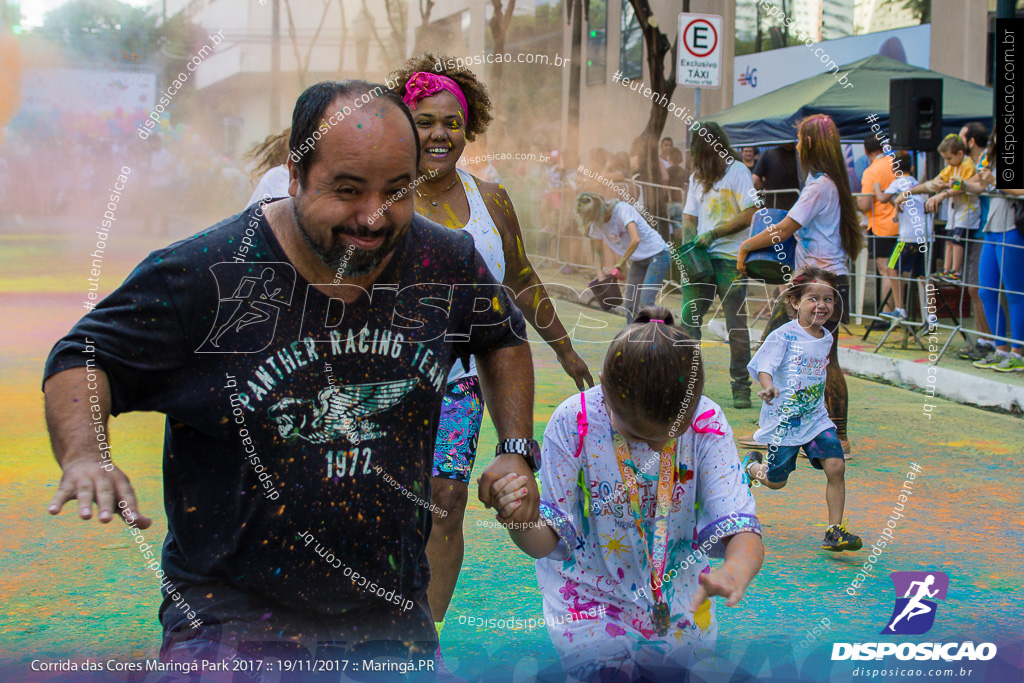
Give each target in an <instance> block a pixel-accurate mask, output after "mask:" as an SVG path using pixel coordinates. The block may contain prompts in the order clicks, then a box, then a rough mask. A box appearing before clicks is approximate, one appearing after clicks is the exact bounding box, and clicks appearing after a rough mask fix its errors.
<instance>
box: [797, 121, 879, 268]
mask: <svg viewBox="0 0 1024 683" xmlns="http://www.w3.org/2000/svg"><path fill="white" fill-rule="evenodd" d="M797 137H798V138H799V140H800V167H801V168H802V169H803V170H804V171H805V172H810V173H824V174H825V175H827V176H828V177H829V178H830V179H831V180H832V182H833V183H834V184H835V186H836V190H838V192H839V236H840V238H841V239H842V243H843V251H845V252H846V255H847V256H849V257H850V260H851V261H852V260H854V259H856V258H857V255H858V254H859V253H860V250H861V248H862V247H863V246H864V233H863V232H861V228H860V213H859V212H858V211H857V203H856V202H854V201H853V193H852V192H851V191H850V181H849V176H848V175H847V173H846V159H845V158H844V157H843V148H842V146H841V145H840V144H839V129H838V128H836V124H835V122H834V121H833V120H832V118H831V117H829V116H826V115H824V114H815V115H813V116H808V117H806V118H804V119H803V120H802V121H800V124H799V125H798V127H797Z"/></svg>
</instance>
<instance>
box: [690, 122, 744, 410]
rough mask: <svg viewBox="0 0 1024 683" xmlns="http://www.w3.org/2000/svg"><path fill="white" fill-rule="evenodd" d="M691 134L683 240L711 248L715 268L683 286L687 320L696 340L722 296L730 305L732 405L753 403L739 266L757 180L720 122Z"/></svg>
mask: <svg viewBox="0 0 1024 683" xmlns="http://www.w3.org/2000/svg"><path fill="white" fill-rule="evenodd" d="M701 126H702V129H706V137H705V135H700V134H699V131H698V130H695V131H693V134H692V136H691V137H690V154H691V155H692V158H693V169H694V170H693V173H692V174H691V175H690V184H689V191H688V192H687V194H686V206H685V207H684V208H683V229H682V237H681V240H682V242H683V243H684V244H685V243H688V242H691V241H694V240H695V241H696V243H697V245H699V246H701V247H703V248H705V249H707V251H708V256H710V257H711V265H712V267H713V269H714V274H713V276H712V277H713V279H712V281H710V282H697V281H690V280H686V281H684V283H683V287H682V297H683V309H682V317H681V320H682V324H683V327H684V328H685V329H686V331H687V332H688V333H689V334H690V336H692V337H693V338H694V339H700V338H701V329H700V328H701V325H703V324H704V314H705V313H707V311H708V309H709V308H710V307H711V304H712V303H714V300H715V297H716V296H717V297H718V298H719V299H721V301H722V308H723V309H725V325H726V329H727V330H728V331H729V356H730V359H729V376H730V377H731V379H732V405H733V407H734V408H749V407H750V378H749V377H747V370H746V367H747V362H748V361H749V360H750V333H749V332H748V331H747V317H746V312H745V304H746V299H747V285H746V281H745V280H744V279H743V276H742V275H741V274H740V272H739V271H738V270H737V269H736V254H737V253H738V252H739V247H740V243H741V242H743V240H744V239H746V238H747V237H749V236H750V220H751V219H752V218H753V217H754V202H755V199H756V194H755V192H754V181H753V179H752V178H751V176H750V171H748V170H747V167H746V166H744V165H743V164H738V163H735V162H736V161H737V160H738V156H737V154H736V151H735V150H733V148H732V147H731V146H730V145H729V137H728V136H727V135H726V134H725V131H723V130H722V129H721V127H720V126H719V125H718V124H716V123H704V124H701Z"/></svg>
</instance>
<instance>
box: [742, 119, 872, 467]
mask: <svg viewBox="0 0 1024 683" xmlns="http://www.w3.org/2000/svg"><path fill="white" fill-rule="evenodd" d="M797 138H798V141H797V153H798V154H799V155H800V168H803V169H806V170H807V171H808V175H807V182H806V183H805V184H804V189H803V190H801V191H800V197H799V198H798V199H797V200H796V204H794V205H793V208H792V209H790V210H789V214H788V215H787V216H786V217H785V218H783V219H782V220H781V221H779V222H778V223H776V224H775V225H773V226H772V227H771V228H770V229H768V230H765V231H763V232H760V233H758V234H757V235H755V236H754V237H751V238H749V239H747V240H746V241H745V242H743V244H741V245H740V249H739V254H738V255H737V257H736V267H737V268H738V269H739V270H740V271H741V272H744V273H745V272H746V270H747V267H746V260H747V255H748V254H749V253H750V252H752V251H756V250H758V249H765V248H768V247H771V246H772V245H773V244H779V243H780V242H785V241H786V240H787V239H789V238H790V237H791V236H793V235H796V240H797V245H796V267H797V268H801V267H803V266H817V267H819V268H823V269H825V270H829V271H831V272H833V273H836V275H838V279H837V282H838V284H837V289H838V293H839V298H838V300H837V302H836V306H835V309H834V312H833V315H832V318H831V319H830V320H829V321H828V324H827V325H826V329H828V331H829V332H830V333H831V334H832V350H831V351H830V352H829V363H828V373H827V376H826V379H825V407H826V408H827V409H828V416H829V418H830V419H831V420H832V422H833V423H835V425H836V433H837V435H838V437H839V440H840V442H842V444H843V453H845V454H849V452H850V442H849V439H847V436H846V413H847V408H848V405H849V397H848V394H847V389H846V378H845V377H843V371H842V368H840V367H839V332H838V330H839V323H840V322H844V323H848V322H849V321H850V311H849V304H848V302H849V300H850V275H849V273H850V269H849V266H848V263H849V262H850V261H853V260H854V259H856V258H857V254H859V253H860V250H861V249H862V248H863V247H864V233H863V231H862V230H861V228H860V215H859V212H858V211H857V204H856V202H855V201H854V199H853V193H852V192H851V191H850V183H849V181H848V180H847V174H846V160H845V158H844V157H843V149H842V146H841V145H840V143H839V129H838V128H837V127H836V124H835V122H834V121H833V120H832V119H831V117H829V116H825V115H824V114H815V115H813V116H808V117H806V118H805V119H803V120H802V121H801V122H800V125H799V128H798V130H797ZM788 319H789V318H788V316H787V315H786V302H785V300H784V298H783V297H779V298H778V299H777V300H776V301H775V307H774V309H773V310H772V317H771V319H770V320H769V321H768V327H766V328H765V331H764V337H762V339H761V341H762V343H763V342H764V340H765V338H767V336H768V335H769V334H770V333H771V332H772V331H773V330H775V329H776V328H778V327H781V326H782V325H784V324H785V323H786V322H787V321H788Z"/></svg>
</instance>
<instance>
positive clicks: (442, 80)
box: [402, 71, 469, 125]
mask: <svg viewBox="0 0 1024 683" xmlns="http://www.w3.org/2000/svg"><path fill="white" fill-rule="evenodd" d="M442 90H447V91H448V92H450V93H451V94H452V95H455V99H457V100H458V101H459V104H460V105H462V115H463V118H464V119H465V120H464V121H463V123H464V124H467V125H468V124H469V105H468V104H467V103H466V96H465V95H463V94H462V88H460V87H459V84H458V83H456V82H455V81H453V80H452V79H450V78H448V77H447V76H445V75H444V74H432V73H430V72H429V71H417V72H416V73H414V74H413V75H412V77H410V78H409V80H408V82H407V83H406V84H405V94H404V95H402V101H403V102H405V104H406V105H407V106H408V107H409V109H411V110H412V111H416V103H417V102H419V101H420V100H422V99H423V98H424V97H433V96H434V95H436V94H437V93H439V92H441V91H442Z"/></svg>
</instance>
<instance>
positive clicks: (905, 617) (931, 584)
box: [882, 572, 949, 635]
mask: <svg viewBox="0 0 1024 683" xmlns="http://www.w3.org/2000/svg"><path fill="white" fill-rule="evenodd" d="M890 576H891V577H892V582H893V585H894V586H895V588H896V595H901V594H902V595H903V597H902V598H900V597H897V598H896V606H895V607H894V608H893V610H892V616H891V617H890V618H889V623H888V624H887V625H886V627H885V628H884V629H882V633H885V634H900V635H921V634H922V633H927V632H928V630H929V629H931V627H932V625H933V624H934V623H935V609H936V603H935V602H934V601H933V600H929V599H928V598H934V599H935V600H945V599H946V591H947V590H948V589H949V577H948V576H946V575H945V574H944V573H943V572H893V573H892V574H890Z"/></svg>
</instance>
